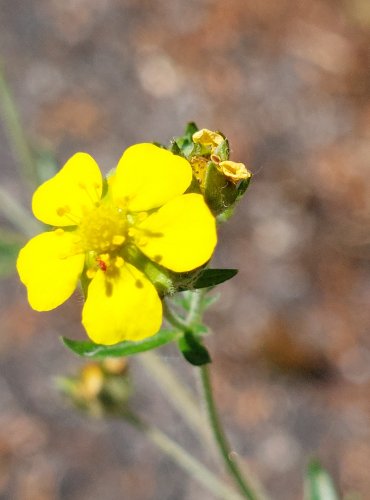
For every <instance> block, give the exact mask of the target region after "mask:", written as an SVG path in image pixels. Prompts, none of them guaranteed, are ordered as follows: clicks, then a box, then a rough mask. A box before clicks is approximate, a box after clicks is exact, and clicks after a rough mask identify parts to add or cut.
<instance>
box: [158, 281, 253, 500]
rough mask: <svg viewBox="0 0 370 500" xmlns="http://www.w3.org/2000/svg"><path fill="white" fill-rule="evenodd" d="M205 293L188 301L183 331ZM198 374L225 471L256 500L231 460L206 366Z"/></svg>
mask: <svg viewBox="0 0 370 500" xmlns="http://www.w3.org/2000/svg"><path fill="white" fill-rule="evenodd" d="M205 293H207V289H202V290H197V291H195V292H193V293H192V296H191V301H190V309H189V312H188V315H187V317H186V320H185V321H183V320H181V323H184V324H183V326H182V330H183V331H184V330H187V329H191V327H192V326H193V324H194V323H195V322H198V321H199V320H200V317H201V313H202V306H203V300H202V299H203V296H204V294H205ZM165 314H166V318H167V320H168V321H169V322H170V323H171V324H173V325H174V326H176V327H177V328H181V325H180V324H179V322H178V321H177V318H176V317H174V315H173V313H172V311H171V310H170V309H169V308H168V307H166V309H165ZM200 373H201V383H202V388H203V394H204V401H205V406H206V409H207V416H208V421H209V424H210V427H211V430H212V433H213V436H214V439H215V442H216V445H217V448H218V450H219V453H220V455H221V458H222V459H223V462H224V464H225V466H226V468H227V470H228V471H229V473H230V475H231V476H232V477H233V478H234V480H235V482H236V483H237V485H238V486H239V489H240V491H241V492H242V493H243V495H244V497H245V498H248V499H249V500H257V498H258V497H257V496H256V494H255V493H254V491H253V488H252V487H251V486H250V484H249V482H250V481H247V479H246V478H245V477H244V476H243V474H242V472H241V470H240V468H239V466H238V464H237V463H236V461H235V460H233V458H232V450H231V448H230V446H229V444H228V441H227V439H226V435H225V432H224V430H223V427H222V425H221V422H220V419H219V417H218V413H217V410H216V405H215V401H214V398H213V393H212V386H211V381H210V377H209V372H208V367H207V365H203V366H201V367H200Z"/></svg>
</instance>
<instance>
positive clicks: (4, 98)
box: [0, 61, 37, 190]
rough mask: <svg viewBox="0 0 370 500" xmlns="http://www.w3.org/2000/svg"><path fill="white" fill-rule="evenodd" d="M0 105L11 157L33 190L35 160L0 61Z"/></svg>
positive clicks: (35, 176) (35, 179)
mask: <svg viewBox="0 0 370 500" xmlns="http://www.w3.org/2000/svg"><path fill="white" fill-rule="evenodd" d="M0 107H1V111H2V115H3V123H4V128H5V132H6V134H7V137H8V141H9V143H10V146H11V149H12V153H13V157H14V159H15V161H16V164H17V166H18V168H19V172H20V174H21V176H22V177H23V178H24V179H25V180H26V182H27V184H28V186H29V188H30V189H31V190H33V188H34V187H35V185H36V184H37V173H36V166H35V161H34V158H33V155H32V152H31V150H30V147H29V145H28V142H27V140H26V138H25V135H24V130H23V127H22V124H21V119H20V116H19V113H18V110H17V106H16V104H15V102H14V99H13V96H12V94H11V91H10V89H9V87H8V84H7V82H6V79H5V75H4V71H3V68H2V64H1V61H0Z"/></svg>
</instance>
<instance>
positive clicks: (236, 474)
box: [200, 365, 257, 500]
mask: <svg viewBox="0 0 370 500" xmlns="http://www.w3.org/2000/svg"><path fill="white" fill-rule="evenodd" d="M200 374H201V383H202V388H203V395H204V401H205V405H206V409H207V415H208V420H209V423H210V426H211V429H212V431H213V435H214V438H215V441H216V443H217V447H218V449H219V451H220V454H221V457H222V459H223V461H224V464H225V466H226V468H227V469H228V471H229V473H230V475H231V476H232V477H233V478H234V480H235V482H236V483H237V485H238V486H239V489H240V491H241V492H242V493H243V495H244V496H245V498H248V499H249V500H257V496H256V494H255V493H254V492H253V489H252V487H251V486H250V484H249V483H248V481H247V480H246V478H245V477H244V476H243V474H242V472H241V470H240V468H239V466H238V464H237V462H236V461H235V460H234V459H233V458H232V450H231V448H230V445H229V443H228V441H227V438H226V435H225V432H224V430H223V428H222V425H221V422H220V419H219V416H218V413H217V409H216V405H215V400H214V397H213V392H212V386H211V380H210V376H209V371H208V367H207V365H203V366H201V367H200Z"/></svg>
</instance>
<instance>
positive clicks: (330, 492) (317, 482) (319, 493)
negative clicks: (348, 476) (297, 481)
mask: <svg viewBox="0 0 370 500" xmlns="http://www.w3.org/2000/svg"><path fill="white" fill-rule="evenodd" d="M304 500H339V496H338V494H337V493H336V491H335V487H334V483H333V481H332V479H331V477H330V476H329V474H328V473H327V472H326V470H325V469H323V468H322V467H321V465H320V464H319V462H317V461H316V460H313V461H312V462H311V463H310V464H309V465H308V468H307V473H306V478H305V490H304Z"/></svg>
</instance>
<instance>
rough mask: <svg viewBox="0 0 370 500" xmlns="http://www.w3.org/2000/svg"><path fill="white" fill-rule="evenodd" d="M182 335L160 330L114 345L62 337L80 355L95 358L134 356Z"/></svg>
mask: <svg viewBox="0 0 370 500" xmlns="http://www.w3.org/2000/svg"><path fill="white" fill-rule="evenodd" d="M180 335H181V333H180V332H178V331H174V330H160V331H159V332H158V333H157V334H156V335H153V336H152V337H149V338H147V339H144V340H140V341H138V342H129V341H125V342H120V343H119V344H114V345H100V344H94V343H93V342H90V341H88V340H84V341H80V340H72V339H69V338H67V337H61V340H62V342H63V344H64V345H65V346H66V347H68V349H70V350H71V351H73V352H74V353H75V354H77V355H78V356H82V357H85V358H90V359H91V358H93V359H103V358H120V357H122V356H133V355H134V354H139V353H141V352H144V351H150V350H151V349H156V348H157V347H160V346H162V345H165V344H168V343H170V342H173V341H174V340H177V339H178V338H179V336H180Z"/></svg>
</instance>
